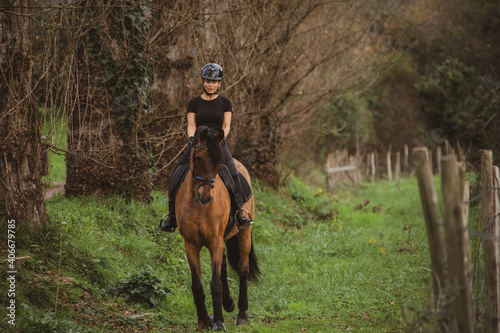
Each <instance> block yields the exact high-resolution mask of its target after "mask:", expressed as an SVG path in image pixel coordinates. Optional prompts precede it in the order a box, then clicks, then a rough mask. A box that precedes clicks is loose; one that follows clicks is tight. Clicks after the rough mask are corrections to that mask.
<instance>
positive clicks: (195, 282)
mask: <svg viewBox="0 0 500 333" xmlns="http://www.w3.org/2000/svg"><path fill="white" fill-rule="evenodd" d="M184 248H185V250H186V256H187V259H188V262H189V268H190V269H191V291H192V292H193V298H194V304H195V305H196V313H197V315H198V326H199V327H201V328H206V327H212V324H213V321H212V318H211V317H210V316H209V315H208V311H207V307H206V305H205V293H204V292H203V285H202V284H201V263H200V249H199V248H195V247H194V246H192V245H191V244H189V243H187V242H184Z"/></svg>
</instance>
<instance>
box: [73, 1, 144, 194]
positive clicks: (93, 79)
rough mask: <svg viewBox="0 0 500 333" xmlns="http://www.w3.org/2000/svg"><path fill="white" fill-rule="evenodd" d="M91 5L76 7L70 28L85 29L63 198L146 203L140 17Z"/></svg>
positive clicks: (132, 10) (140, 12) (138, 12)
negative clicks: (110, 198)
mask: <svg viewBox="0 0 500 333" xmlns="http://www.w3.org/2000/svg"><path fill="white" fill-rule="evenodd" d="M92 4H93V1H91V0H84V1H81V5H82V6H81V8H82V9H81V10H80V11H79V12H77V14H76V15H75V24H74V26H75V27H78V26H79V24H77V23H80V24H81V22H86V23H87V25H84V26H83V29H86V30H83V31H75V32H74V34H75V35H77V36H78V37H77V38H78V40H77V47H76V50H77V52H76V54H75V63H74V66H73V72H72V73H70V78H71V81H70V84H69V91H68V98H67V100H68V104H67V107H66V108H67V110H68V111H67V112H68V126H69V136H68V153H67V154H66V165H67V180H66V187H65V190H66V195H68V196H72V195H96V196H99V195H101V194H122V195H125V196H127V197H134V198H137V199H141V200H145V201H146V200H148V199H149V195H150V192H151V188H152V185H151V176H150V168H149V166H150V154H151V152H150V146H149V142H148V139H147V135H146V134H145V133H146V131H144V130H143V128H142V124H143V123H144V121H145V118H146V117H148V116H149V114H150V109H149V91H150V88H151V87H150V77H151V72H150V71H151V69H150V67H149V63H148V58H147V57H148V53H147V49H146V47H145V41H146V38H145V36H146V35H147V28H148V25H147V23H146V18H145V10H144V9H143V8H141V7H139V6H137V7H132V6H130V7H123V6H119V5H117V6H116V7H113V6H105V7H104V6H103V7H95V6H92ZM117 22H118V23H119V24H117ZM109 27H114V28H113V29H111V30H110V29H109Z"/></svg>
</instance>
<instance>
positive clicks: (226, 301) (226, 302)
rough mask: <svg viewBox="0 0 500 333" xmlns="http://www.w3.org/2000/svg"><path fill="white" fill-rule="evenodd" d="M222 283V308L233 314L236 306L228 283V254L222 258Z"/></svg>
mask: <svg viewBox="0 0 500 333" xmlns="http://www.w3.org/2000/svg"><path fill="white" fill-rule="evenodd" d="M221 282H222V306H223V307H224V310H226V312H233V311H234V308H235V307H236V304H235V303H234V299H233V298H232V297H231V292H230V291H229V284H228V282H227V261H226V254H225V253H224V255H223V257H222V266H221Z"/></svg>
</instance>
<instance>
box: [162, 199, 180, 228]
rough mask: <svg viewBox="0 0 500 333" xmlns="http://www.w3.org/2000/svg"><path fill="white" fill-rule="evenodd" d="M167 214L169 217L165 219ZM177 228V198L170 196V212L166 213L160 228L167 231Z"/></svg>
mask: <svg viewBox="0 0 500 333" xmlns="http://www.w3.org/2000/svg"><path fill="white" fill-rule="evenodd" d="M165 216H166V217H167V218H166V220H165V221H164V218H165ZM175 228H177V221H176V219H175V200H174V199H173V198H168V214H166V215H164V216H163V217H162V218H161V221H160V230H161V231H165V232H174V231H175Z"/></svg>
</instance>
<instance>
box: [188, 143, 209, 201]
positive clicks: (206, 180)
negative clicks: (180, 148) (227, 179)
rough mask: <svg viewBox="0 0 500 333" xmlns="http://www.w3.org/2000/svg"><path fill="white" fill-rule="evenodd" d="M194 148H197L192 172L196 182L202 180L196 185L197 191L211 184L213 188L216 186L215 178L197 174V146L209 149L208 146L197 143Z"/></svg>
mask: <svg viewBox="0 0 500 333" xmlns="http://www.w3.org/2000/svg"><path fill="white" fill-rule="evenodd" d="M194 148H195V150H194V153H193V170H192V171H191V174H192V175H193V180H194V181H195V183H196V182H201V184H200V185H196V191H198V189H199V188H200V187H202V186H210V187H211V188H214V182H215V178H207V177H201V176H197V175H196V148H200V149H203V150H206V151H208V148H207V147H204V146H200V145H195V146H194Z"/></svg>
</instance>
